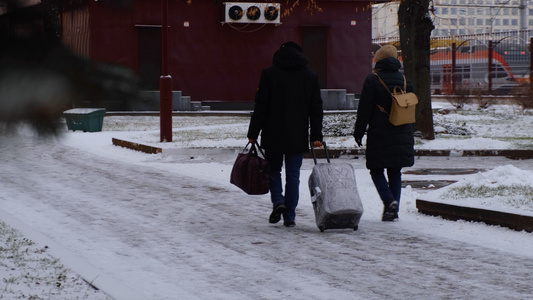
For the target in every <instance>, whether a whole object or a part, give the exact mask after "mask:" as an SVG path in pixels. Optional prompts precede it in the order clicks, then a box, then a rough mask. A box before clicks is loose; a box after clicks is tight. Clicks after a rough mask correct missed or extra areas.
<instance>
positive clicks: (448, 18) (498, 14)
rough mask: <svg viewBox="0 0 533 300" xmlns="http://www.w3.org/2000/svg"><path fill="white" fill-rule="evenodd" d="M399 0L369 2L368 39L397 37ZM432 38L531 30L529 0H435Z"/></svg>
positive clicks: (532, 16)
mask: <svg viewBox="0 0 533 300" xmlns="http://www.w3.org/2000/svg"><path fill="white" fill-rule="evenodd" d="M399 3H400V2H399V1H396V2H387V3H381V4H374V5H372V38H388V37H397V36H398V17H397V13H398V6H399ZM430 5H431V7H429V11H430V13H431V14H432V19H433V24H434V25H435V29H434V30H433V32H432V36H434V37H445V36H455V35H471V34H487V33H489V34H490V33H498V32H506V31H518V30H531V29H533V1H531V0H436V1H434V2H431V4H430Z"/></svg>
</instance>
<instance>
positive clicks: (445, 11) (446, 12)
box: [442, 7, 448, 15]
mask: <svg viewBox="0 0 533 300" xmlns="http://www.w3.org/2000/svg"><path fill="white" fill-rule="evenodd" d="M442 14H443V15H447V14H448V8H447V7H443V8H442Z"/></svg>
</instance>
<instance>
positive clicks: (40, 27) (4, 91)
mask: <svg viewBox="0 0 533 300" xmlns="http://www.w3.org/2000/svg"><path fill="white" fill-rule="evenodd" d="M80 1H83V0H78V2H80ZM23 2H25V1H22V0H18V1H16V0H8V1H7V7H9V8H11V11H9V12H8V13H6V14H3V15H0V131H6V130H8V129H10V128H14V127H16V125H18V124H21V123H28V124H30V125H31V126H32V128H33V129H35V130H36V131H37V132H38V133H40V134H57V133H58V132H59V129H60V127H59V126H60V125H61V122H60V119H61V117H62V113H63V111H65V110H67V109H69V108H72V107H99V106H102V104H103V103H105V102H120V103H122V104H123V105H122V107H124V108H127V103H128V102H129V101H133V100H135V99H137V98H138V97H139V84H140V82H139V79H138V77H137V75H136V74H135V73H134V72H133V71H131V70H129V69H127V68H125V67H121V66H116V65H111V64H105V63H101V62H96V61H92V60H90V59H87V58H83V57H80V56H78V55H75V54H74V53H73V52H72V51H70V50H69V49H67V48H66V47H65V46H64V45H63V44H62V43H61V38H60V36H61V29H60V28H57V26H59V25H58V22H55V21H54V20H57V18H58V13H59V12H58V11H59V10H58V5H59V4H61V2H64V1H63V0H43V1H42V3H43V4H45V5H43V6H41V9H34V8H33V7H29V8H28V7H24V5H23V4H24V3H23ZM107 2H109V3H110V4H114V5H122V6H124V5H126V4H127V3H129V2H131V1H125V0H123V1H107ZM126 6H127V5H126ZM54 24H56V25H54Z"/></svg>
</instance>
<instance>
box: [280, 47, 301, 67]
mask: <svg viewBox="0 0 533 300" xmlns="http://www.w3.org/2000/svg"><path fill="white" fill-rule="evenodd" d="M308 62H309V61H308V60H307V58H305V56H304V55H303V53H302V52H301V51H299V50H298V49H296V48H294V47H281V48H280V49H279V50H278V51H276V53H274V58H273V59H272V63H273V64H274V65H276V66H277V67H279V68H281V69H300V68H303V67H305V66H307V63H308Z"/></svg>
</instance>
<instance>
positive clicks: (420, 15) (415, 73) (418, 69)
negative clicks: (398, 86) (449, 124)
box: [398, 0, 435, 140]
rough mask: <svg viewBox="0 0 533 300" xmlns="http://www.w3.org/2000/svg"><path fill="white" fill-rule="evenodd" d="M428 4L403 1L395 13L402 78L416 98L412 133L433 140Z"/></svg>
mask: <svg viewBox="0 0 533 300" xmlns="http://www.w3.org/2000/svg"><path fill="white" fill-rule="evenodd" d="M428 7H429V0H420V1H414V0H403V1H401V2H400V7H399V9H398V23H399V24H398V25H399V29H400V45H401V50H402V59H403V68H404V71H405V75H406V76H407V77H409V79H411V81H412V82H413V84H414V88H415V93H416V94H417V96H418V105H417V107H416V120H417V121H416V126H415V130H416V131H417V132H418V134H420V137H421V138H423V139H427V140H433V139H435V133H434V130H433V113H432V110H431V86H430V85H431V76H430V72H429V70H430V64H429V55H430V52H429V50H430V48H429V46H430V35H431V31H432V30H433V28H435V27H434V26H433V22H432V21H431V19H430V18H429V12H428Z"/></svg>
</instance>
